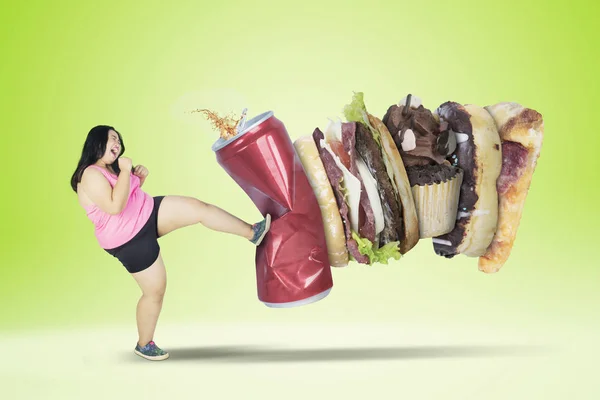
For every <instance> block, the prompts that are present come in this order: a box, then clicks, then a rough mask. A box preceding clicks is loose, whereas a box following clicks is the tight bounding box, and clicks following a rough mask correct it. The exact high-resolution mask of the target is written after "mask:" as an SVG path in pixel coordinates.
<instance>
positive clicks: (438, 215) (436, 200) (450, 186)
mask: <svg viewBox="0 0 600 400" xmlns="http://www.w3.org/2000/svg"><path fill="white" fill-rule="evenodd" d="M462 180H463V172H462V171H458V172H457V173H456V174H455V175H454V176H453V177H452V178H450V179H448V180H447V181H445V182H441V183H432V184H430V185H423V186H419V185H413V186H411V188H412V193H413V197H414V199H415V206H416V209H417V217H418V219H419V233H420V238H421V239H424V238H431V237H434V236H439V235H443V234H446V233H449V232H450V231H452V229H454V225H455V224H456V216H457V214H458V197H459V194H460V185H461V184H462Z"/></svg>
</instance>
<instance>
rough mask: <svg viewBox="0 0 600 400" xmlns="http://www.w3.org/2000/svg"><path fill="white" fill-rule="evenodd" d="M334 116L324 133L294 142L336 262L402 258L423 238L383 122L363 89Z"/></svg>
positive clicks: (399, 161)
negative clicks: (370, 110) (370, 108)
mask: <svg viewBox="0 0 600 400" xmlns="http://www.w3.org/2000/svg"><path fill="white" fill-rule="evenodd" d="M343 113H344V116H345V118H346V122H342V121H341V120H339V119H338V120H337V121H334V120H329V124H328V125H327V127H326V129H325V132H323V131H322V130H321V129H319V128H315V130H314V131H313V134H312V135H311V136H304V137H300V138H299V139H297V140H296V141H295V142H294V147H295V148H296V151H297V154H298V156H299V159H300V162H301V163H302V166H303V168H304V171H305V173H306V175H307V177H308V180H309V182H310V184H311V186H312V188H313V190H314V192H315V196H316V198H317V200H318V202H319V205H320V206H321V210H322V217H323V223H324V228H325V237H326V241H327V248H328V253H329V259H330V263H331V265H332V266H335V267H343V266H346V265H347V264H348V261H356V262H358V263H360V264H368V265H373V264H375V263H382V264H387V263H388V260H389V259H390V258H392V259H396V260H397V259H400V257H401V255H403V254H406V253H407V252H408V251H410V250H411V249H412V248H413V247H414V246H415V245H416V244H417V242H418V240H419V225H418V219H417V214H416V209H415V203H414V199H413V195H412V191H411V187H410V184H409V180H408V176H407V173H406V169H405V168H404V164H403V163H402V159H401V157H400V153H399V152H398V148H397V147H396V145H395V144H394V140H393V138H392V136H391V135H390V133H389V131H388V129H387V128H386V126H385V125H384V124H383V122H382V121H381V120H380V119H379V118H377V117H375V116H373V115H371V114H369V113H368V111H367V109H366V106H365V103H364V95H363V93H362V92H358V93H354V96H353V98H352V101H351V103H350V104H348V105H346V106H345V107H344V110H343Z"/></svg>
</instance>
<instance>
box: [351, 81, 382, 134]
mask: <svg viewBox="0 0 600 400" xmlns="http://www.w3.org/2000/svg"><path fill="white" fill-rule="evenodd" d="M344 117H346V120H347V121H348V122H362V123H364V124H365V125H367V126H368V127H369V129H370V130H371V133H372V134H373V138H374V139H375V141H376V142H377V144H378V145H379V146H381V140H380V134H379V131H378V130H377V129H375V128H374V127H373V126H371V123H370V122H369V116H368V115H367V107H366V106H365V95H364V93H363V92H354V95H353V96H352V101H351V102H350V104H346V105H345V106H344Z"/></svg>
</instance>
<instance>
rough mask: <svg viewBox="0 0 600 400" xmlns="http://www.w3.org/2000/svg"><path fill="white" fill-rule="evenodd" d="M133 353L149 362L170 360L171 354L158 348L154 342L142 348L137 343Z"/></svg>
mask: <svg viewBox="0 0 600 400" xmlns="http://www.w3.org/2000/svg"><path fill="white" fill-rule="evenodd" d="M133 351H134V353H135V354H137V355H138V356H140V357H143V358H145V359H147V360H153V361H160V360H165V359H167V358H169V353H167V352H166V351H164V350H162V349H161V348H160V347H158V346H157V345H156V343H154V341H153V340H151V341H150V342H148V344H147V345H145V346H144V347H141V346H140V345H139V344H137V343H136V345H135V349H134V350H133Z"/></svg>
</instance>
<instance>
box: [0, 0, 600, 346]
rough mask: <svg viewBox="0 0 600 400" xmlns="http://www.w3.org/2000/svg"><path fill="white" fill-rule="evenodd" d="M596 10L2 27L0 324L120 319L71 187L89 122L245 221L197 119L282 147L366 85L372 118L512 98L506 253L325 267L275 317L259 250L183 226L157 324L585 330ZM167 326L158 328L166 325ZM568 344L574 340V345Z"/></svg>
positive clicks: (129, 284)
mask: <svg viewBox="0 0 600 400" xmlns="http://www.w3.org/2000/svg"><path fill="white" fill-rule="evenodd" d="M597 20H598V6H597V5H596V4H594V3H593V2H584V1H571V2H567V3H564V4H561V2H555V1H513V0H507V1H503V2H491V3H490V2H468V1H452V2H442V1H428V2H415V1H413V2H397V1H393V2H392V1H389V2H388V1H376V0H370V1H358V2H352V5H350V4H349V3H347V2H342V1H339V2H325V1H317V2H315V1H305V2H290V3H287V2H279V3H277V5H276V4H275V2H267V1H262V2H247V1H238V2H232V1H227V2H211V3H203V2H196V1H187V2H168V3H159V2H125V1H118V2H115V1H103V2H95V3H87V2H57V3H52V4H51V3H49V2H39V1H38V2H27V3H17V2H14V4H8V3H7V7H3V12H2V16H0V38H1V39H0V43H1V44H2V53H3V56H2V59H3V60H2V62H1V63H0V93H2V95H1V104H0V110H1V115H2V127H1V128H2V144H3V151H2V156H1V157H0V166H1V170H2V171H3V174H2V193H3V194H2V196H1V197H0V213H1V215H0V224H1V227H2V240H1V241H0V246H1V247H0V250H1V252H0V265H1V268H0V315H1V318H0V331H5V332H7V333H9V332H13V333H14V332H25V331H39V330H43V329H62V330H69V329H79V328H81V327H86V328H94V329H95V328H96V327H97V328H99V329H100V328H102V327H105V326H112V325H115V326H117V325H118V326H127V327H128V329H130V330H131V332H132V333H133V336H132V337H134V336H135V331H134V330H135V320H134V316H135V314H134V313H135V303H136V301H137V299H138V296H139V289H138V288H137V285H136V284H135V282H134V280H133V279H131V278H130V277H129V276H128V274H127V273H126V271H125V270H124V268H123V267H122V266H121V265H119V264H118V263H117V262H116V260H114V259H113V258H112V257H111V256H110V255H108V254H106V253H105V252H103V251H102V250H101V249H100V248H99V247H98V245H97V243H96V241H95V238H94V234H93V226H92V224H91V223H90V221H89V220H87V218H86V216H85V213H84V212H83V210H82V209H81V208H80V207H79V206H78V203H77V199H76V196H75V194H74V193H73V192H72V191H71V189H70V186H69V179H70V177H71V174H72V173H73V171H74V168H75V166H76V163H77V160H78V157H79V155H80V151H81V148H82V145H83V142H84V140H85V136H86V134H87V132H88V131H89V129H90V128H91V127H93V126H94V125H97V124H109V125H113V126H115V127H116V129H117V130H119V131H120V132H121V133H122V135H123V138H124V143H125V145H126V147H127V151H126V153H125V155H126V156H129V157H131V158H132V159H133V161H134V163H135V164H143V165H145V166H146V167H147V168H148V169H149V170H150V176H149V178H148V180H147V183H146V185H145V186H144V188H145V190H146V191H147V192H149V193H150V194H152V195H164V194H180V195H190V196H195V197H198V198H200V199H202V200H204V201H207V202H210V203H214V204H217V205H219V206H220V207H222V208H224V209H226V210H228V211H230V212H232V213H234V214H236V215H238V216H240V217H241V218H243V219H245V220H248V221H254V220H257V219H258V218H259V217H260V215H259V213H258V211H257V210H256V209H255V207H254V205H253V204H252V203H251V201H250V200H249V199H248V198H247V197H246V196H245V194H244V193H243V192H242V191H241V189H240V188H239V187H238V186H237V185H236V184H235V183H234V182H233V181H232V180H231V179H230V178H229V177H228V176H227V175H226V173H225V172H224V171H223V170H222V169H221V168H220V167H219V165H218V164H217V163H216V161H215V157H214V153H213V152H212V151H211V148H210V146H211V145H212V143H213V142H214V141H215V139H216V138H217V133H216V132H214V131H212V130H211V128H210V126H209V125H208V124H207V123H205V122H204V120H203V118H202V117H201V116H200V115H199V114H187V113H186V111H190V110H192V109H196V108H211V109H215V110H217V111H219V112H229V111H234V112H239V111H241V109H242V108H243V107H248V108H249V113H250V114H251V115H256V114H259V113H261V112H263V111H266V110H273V111H274V112H275V116H276V117H277V118H279V119H280V120H282V121H283V122H284V124H285V125H286V127H287V129H288V132H289V134H290V136H291V137H292V138H293V139H295V138H297V137H299V136H302V135H308V134H310V133H312V131H313V129H314V128H315V127H317V126H320V127H324V126H325V124H326V122H327V118H328V117H337V116H342V114H341V109H342V107H343V106H344V105H345V104H346V103H347V102H349V101H350V99H351V96H352V92H353V91H363V92H364V93H365V101H366V104H367V108H368V109H369V111H370V112H371V113H373V114H375V115H378V116H380V117H382V116H383V114H384V113H385V111H386V110H387V107H388V106H389V105H391V104H393V103H396V102H398V101H399V100H400V99H401V98H402V97H404V96H405V95H406V94H407V93H409V92H410V93H413V94H415V95H417V96H419V97H421V98H422V99H423V102H424V105H425V106H426V107H428V108H435V107H437V106H438V105H439V104H441V103H442V102H444V101H447V100H452V101H457V102H460V103H474V104H479V105H482V106H485V105H489V104H494V103H497V102H500V101H516V102H519V103H521V104H523V105H525V106H527V107H530V108H533V109H535V110H537V111H539V112H541V113H542V115H543V117H544V121H545V139H544V146H543V149H542V153H541V158H540V160H539V163H538V168H537V170H536V172H535V175H534V179H533V183H532V186H531V190H530V194H529V196H528V198H527V203H526V206H525V210H524V214H523V218H522V222H521V226H520V229H519V232H518V236H517V241H516V244H515V246H514V249H513V251H512V254H511V257H510V259H509V261H508V263H507V264H506V265H505V267H504V268H503V269H502V270H501V271H500V272H499V273H497V274H494V275H485V274H483V273H481V272H479V271H478V270H477V260H476V259H470V258H466V257H458V258H455V259H453V260H446V259H443V258H441V257H437V256H435V254H434V253H433V250H432V246H431V243H430V242H429V241H427V240H423V241H421V242H420V243H419V244H418V246H417V247H416V248H415V249H414V250H413V251H411V252H410V253H409V254H407V255H406V256H405V257H404V258H403V259H402V260H400V261H398V262H393V263H391V264H390V265H388V266H374V267H370V268H369V267H364V266H358V265H356V264H351V265H350V266H349V267H347V268H345V269H336V270H334V271H333V273H334V289H333V291H332V292H331V294H330V296H329V297H328V298H326V299H325V300H323V301H321V302H319V303H316V304H314V305H311V306H308V307H302V308H298V309H292V310H271V309H268V308H267V307H265V306H263V305H262V304H261V303H260V302H259V301H258V299H257V298H256V281H255V273H254V264H253V255H254V249H253V248H252V246H250V245H248V243H246V242H244V241H243V240H241V239H239V238H234V237H229V236H226V235H224V234H219V233H215V232H211V231H209V230H207V229H205V228H203V227H202V226H194V227H190V228H186V229H184V230H180V231H177V232H174V233H172V234H170V235H169V236H167V237H165V238H164V239H162V241H161V246H162V251H163V257H164V260H165V263H166V266H167V271H168V288H167V295H166V298H165V303H164V307H163V312H162V315H161V319H160V321H159V327H160V326H162V325H165V326H167V325H168V324H170V323H188V322H202V323H205V322H210V323H215V324H219V323H244V322H248V323H269V324H292V323H294V324H307V325H310V324H323V323H326V324H331V325H335V324H343V323H353V324H359V325H360V324H365V326H367V325H369V324H375V323H383V324H385V323H388V322H389V323H406V324H410V323H417V322H419V321H427V322H428V323H433V324H435V323H439V324H443V323H444V322H448V321H452V323H456V324H461V323H465V324H472V323H477V324H481V325H482V326H496V325H498V326H504V327H514V328H515V329H517V327H524V326H533V325H536V326H538V325H544V326H546V325H548V326H550V327H551V328H549V331H550V332H552V331H556V330H561V331H565V330H568V331H569V332H580V331H581V332H584V331H585V332H590V331H597V330H598V328H599V323H598V321H599V319H598V310H599V307H600V294H599V291H598V286H599V283H600V272H599V270H600V269H599V268H598V261H597V259H596V257H595V252H594V251H593V250H594V249H595V248H597V246H598V244H597V237H598V234H597V227H598V211H597V206H596V204H597V200H598V199H597V197H598V193H599V190H598V188H597V185H598V175H597V171H598V167H599V166H600V165H599V162H598V148H599V146H600V139H599V136H600V135H598V132H597V118H596V113H597V111H598V109H599V106H600V101H599V100H598V98H599V97H598V93H599V91H600V88H599V85H598V79H597V71H598V67H599V63H598V61H599V57H598V51H597V43H598V39H600V35H599V34H598V29H597V26H596V21H597ZM159 329H160V328H159ZM573 334H574V335H575V334H576V333H573Z"/></svg>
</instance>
